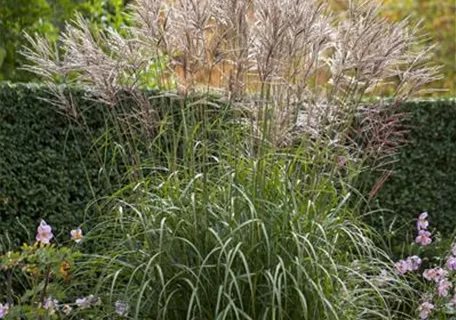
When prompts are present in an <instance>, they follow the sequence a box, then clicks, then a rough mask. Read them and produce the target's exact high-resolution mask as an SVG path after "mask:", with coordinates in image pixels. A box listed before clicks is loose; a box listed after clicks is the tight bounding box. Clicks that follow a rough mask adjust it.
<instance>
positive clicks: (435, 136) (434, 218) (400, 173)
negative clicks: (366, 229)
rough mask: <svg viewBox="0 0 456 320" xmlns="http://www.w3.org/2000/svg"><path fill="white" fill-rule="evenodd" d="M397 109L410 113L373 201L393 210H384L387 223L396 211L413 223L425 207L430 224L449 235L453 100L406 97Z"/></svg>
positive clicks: (452, 224) (454, 163)
mask: <svg viewBox="0 0 456 320" xmlns="http://www.w3.org/2000/svg"><path fill="white" fill-rule="evenodd" d="M399 111H400V112H408V113H409V118H408V119H407V120H406V121H405V123H404V124H405V126H406V128H408V133H407V135H406V140H407V144H406V145H405V146H404V147H402V148H401V150H400V153H399V154H398V157H397V159H396V160H397V162H395V164H394V167H393V174H392V176H391V177H390V178H389V179H388V180H387V181H386V183H385V184H384V185H383V187H382V188H381V189H380V192H379V194H378V195H377V198H376V202H377V204H376V206H377V207H379V208H385V209H389V210H392V211H393V212H392V213H385V214H384V218H385V223H386V224H388V223H390V222H392V221H393V218H394V217H395V215H397V217H399V218H400V220H399V221H409V223H410V224H412V223H414V222H413V221H414V219H416V217H417V215H418V214H420V213H421V212H424V211H427V212H428V213H429V215H430V219H429V220H430V223H431V225H432V226H433V227H435V228H436V229H437V230H438V231H440V232H442V234H443V235H445V236H449V235H451V234H453V233H454V232H455V228H456V100H454V99H453V100H451V99H447V100H434V101H430V100H429V101H411V102H408V103H407V104H405V105H403V106H402V107H401V110H399ZM376 223H377V224H378V223H379V222H378V221H377V222H376Z"/></svg>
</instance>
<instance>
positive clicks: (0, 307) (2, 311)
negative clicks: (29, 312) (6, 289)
mask: <svg viewBox="0 0 456 320" xmlns="http://www.w3.org/2000/svg"><path fill="white" fill-rule="evenodd" d="M9 308H10V305H9V304H8V303H5V304H1V303H0V319H3V318H4V317H5V316H6V314H7V313H8V310H9Z"/></svg>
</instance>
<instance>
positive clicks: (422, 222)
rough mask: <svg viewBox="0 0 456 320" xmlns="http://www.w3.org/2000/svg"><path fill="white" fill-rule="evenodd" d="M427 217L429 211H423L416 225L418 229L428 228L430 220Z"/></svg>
mask: <svg viewBox="0 0 456 320" xmlns="http://www.w3.org/2000/svg"><path fill="white" fill-rule="evenodd" d="M427 217H428V213H427V212H423V213H422V214H420V216H419V217H418V221H417V222H416V227H417V229H418V231H419V230H423V229H427V227H428V226H429V222H428V221H427V220H426V219H427Z"/></svg>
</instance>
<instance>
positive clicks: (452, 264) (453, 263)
mask: <svg viewBox="0 0 456 320" xmlns="http://www.w3.org/2000/svg"><path fill="white" fill-rule="evenodd" d="M446 267H447V268H448V270H450V271H454V270H456V257H453V256H451V257H449V258H448V260H447V263H446Z"/></svg>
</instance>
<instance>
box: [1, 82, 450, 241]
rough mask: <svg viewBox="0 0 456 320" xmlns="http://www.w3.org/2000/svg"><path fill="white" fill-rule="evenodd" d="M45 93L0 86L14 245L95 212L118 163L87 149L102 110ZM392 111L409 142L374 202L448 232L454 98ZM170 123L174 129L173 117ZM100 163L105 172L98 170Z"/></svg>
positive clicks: (6, 204)
mask: <svg viewBox="0 0 456 320" xmlns="http://www.w3.org/2000/svg"><path fill="white" fill-rule="evenodd" d="M73 91H74V92H72V95H73V97H74V99H76V100H78V99H82V98H83V95H84V93H83V92H80V91H78V90H73ZM46 97H49V95H48V93H47V91H46V88H43V87H39V86H31V85H8V84H2V85H0V230H2V232H0V236H1V235H2V234H4V233H5V232H4V231H5V230H9V234H10V236H11V239H14V241H13V242H16V243H18V242H19V241H24V240H27V239H29V238H31V237H33V236H34V234H33V232H31V233H29V234H27V233H26V230H28V231H30V230H31V231H33V229H34V226H36V224H37V223H38V222H39V219H41V218H44V219H46V220H47V221H48V222H49V223H51V224H53V225H55V226H57V228H58V229H59V230H63V231H62V232H68V231H69V229H70V228H72V227H74V226H77V225H79V224H81V223H84V222H85V221H86V219H85V218H86V217H91V216H93V215H96V214H99V213H100V212H101V211H99V209H100V208H98V207H97V206H96V205H92V206H90V207H89V208H88V209H87V205H88V204H89V203H90V202H91V201H93V200H94V199H97V198H99V197H100V196H106V195H110V194H111V193H112V192H113V191H115V190H116V189H117V188H119V187H120V186H121V185H122V181H121V179H120V177H121V176H122V172H123V170H124V169H123V168H122V164H121V162H118V161H114V162H112V167H111V168H106V161H105V159H99V153H98V152H96V150H94V145H93V141H94V140H93V139H94V137H101V136H102V135H103V134H104V133H105V132H106V131H107V128H108V127H109V122H108V121H107V117H106V114H104V113H103V111H102V110H104V108H97V106H95V105H93V104H91V103H89V102H87V100H86V99H84V102H83V103H82V104H83V105H84V108H83V110H84V114H85V117H84V118H85V119H86V120H87V122H86V123H84V124H81V123H79V122H78V121H74V120H71V119H70V118H69V117H68V116H66V115H64V114H62V113H61V112H59V111H58V108H56V107H55V106H53V105H51V104H49V102H46V101H45V100H44V99H43V98H46ZM81 101H82V100H80V102H81ZM165 104H168V107H169V102H166V103H165ZM168 107H167V108H164V109H166V110H175V109H174V108H168ZM399 111H400V112H403V111H406V112H409V113H410V115H411V116H410V118H409V119H408V120H407V124H406V125H407V126H409V128H410V131H409V133H408V136H407V139H408V141H409V143H408V145H406V146H405V147H404V148H403V149H402V151H401V152H400V154H399V155H398V162H397V163H396V164H395V165H394V174H393V175H392V176H391V177H390V178H389V179H388V180H387V182H386V183H385V185H384V186H383V188H382V189H381V190H380V192H379V193H378V195H377V197H376V199H375V201H376V203H377V206H379V207H381V208H386V209H391V210H393V211H394V212H393V213H384V215H385V219H386V221H387V222H388V221H392V219H393V217H394V215H395V214H397V215H398V216H400V217H401V218H403V219H405V220H406V221H410V222H411V221H412V220H413V219H414V218H415V217H416V215H417V214H419V213H420V212H422V211H428V212H429V214H430V216H431V219H430V220H431V223H432V225H433V226H436V227H437V228H438V229H439V230H440V231H442V232H444V233H445V234H450V233H451V232H453V231H454V229H455V226H456V211H455V210H456V105H455V101H454V100H440V101H421V102H419V101H418V102H416V101H415V102H409V103H407V104H406V105H404V106H403V107H402V110H399ZM171 112H173V111H171ZM217 112H220V110H219V111H217ZM173 121H174V124H173V123H171V125H172V126H176V128H177V127H178V126H179V124H178V123H177V124H176V122H179V117H178V116H177V117H174V120H173ZM108 152H109V150H108ZM107 157H108V158H109V155H108V156H107ZM102 166H104V169H105V171H104V172H109V173H110V174H109V175H108V177H107V178H106V177H105V176H100V168H101V167H102ZM119 166H120V168H119ZM375 223H378V219H377V221H374V224H375ZM57 228H56V229H57ZM0 245H1V243H0Z"/></svg>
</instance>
